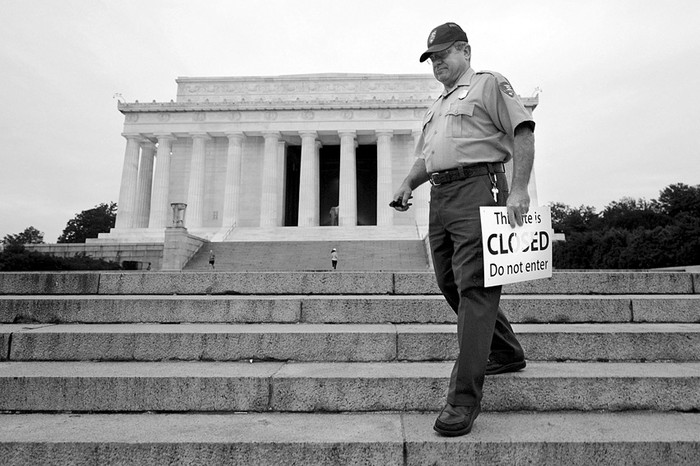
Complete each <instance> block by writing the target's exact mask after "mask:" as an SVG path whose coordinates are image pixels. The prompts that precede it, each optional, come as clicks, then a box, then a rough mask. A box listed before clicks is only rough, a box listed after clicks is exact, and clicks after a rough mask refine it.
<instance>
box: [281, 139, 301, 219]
mask: <svg viewBox="0 0 700 466" xmlns="http://www.w3.org/2000/svg"><path fill="white" fill-rule="evenodd" d="M285 165H286V170H285V172H286V175H285V180H284V181H285V183H284V186H285V193H284V226H286V227H295V226H298V225H299V176H300V174H301V146H287V160H286V161H285Z"/></svg>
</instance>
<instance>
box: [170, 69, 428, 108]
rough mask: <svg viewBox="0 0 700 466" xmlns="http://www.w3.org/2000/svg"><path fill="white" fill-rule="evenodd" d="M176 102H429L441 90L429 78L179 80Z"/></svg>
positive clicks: (328, 76) (337, 76) (342, 76)
mask: <svg viewBox="0 0 700 466" xmlns="http://www.w3.org/2000/svg"><path fill="white" fill-rule="evenodd" d="M177 83H178V93H177V94H178V96H177V97H178V98H177V100H178V102H224V101H226V102H231V103H244V102H245V103H249V102H257V101H264V102H270V103H274V102H299V103H303V102H309V103H324V102H350V103H352V102H356V103H362V102H381V101H393V102H396V103H400V102H407V101H411V102H414V101H425V100H428V101H432V100H433V99H434V97H435V96H436V95H437V93H438V92H439V90H440V86H439V83H437V82H436V81H435V78H434V77H433V76H432V75H379V74H377V75H374V74H368V75H364V74H356V75H355V74H319V75H298V76H276V77H264V76H252V77H232V78H179V79H178V80H177Z"/></svg>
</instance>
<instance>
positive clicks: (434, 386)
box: [0, 361, 700, 412]
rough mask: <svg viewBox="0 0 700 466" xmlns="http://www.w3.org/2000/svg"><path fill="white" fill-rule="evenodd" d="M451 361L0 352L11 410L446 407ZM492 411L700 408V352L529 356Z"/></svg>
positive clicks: (491, 386)
mask: <svg viewBox="0 0 700 466" xmlns="http://www.w3.org/2000/svg"><path fill="white" fill-rule="evenodd" d="M451 369H452V363H451V362H401V363H396V362H374V363H338V362H335V363H318V362H316V363H283V362H260V363H257V362H256V363H247V362H179V361H178V362H0V411H7V412H63V411H73V412H145V411H157V412H161V411H162V412H205V411H210V412H237V411H255V412H268V411H274V412H366V411H374V412H378V411H434V410H438V409H440V408H441V407H442V404H443V403H444V395H445V390H446V386H447V381H448V378H449V374H450V372H451ZM482 406H483V408H484V410H485V411H529V410H534V411H560V410H577V411H594V410H605V411H627V410H652V411H698V410H699V409H700V362H692V363H669V362H666V363H624V362H619V363H594V362H590V363H581V362H575V363H573V362H567V363H554V362H530V363H529V364H528V367H527V368H526V369H525V370H524V371H521V372H518V373H509V374H501V375H497V376H489V377H487V378H486V382H485V385H484V398H483V402H482Z"/></svg>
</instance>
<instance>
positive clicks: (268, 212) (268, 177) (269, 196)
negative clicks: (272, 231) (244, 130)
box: [260, 132, 279, 227]
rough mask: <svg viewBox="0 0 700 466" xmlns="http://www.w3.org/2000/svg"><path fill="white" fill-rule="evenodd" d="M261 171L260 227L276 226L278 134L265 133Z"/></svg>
mask: <svg viewBox="0 0 700 466" xmlns="http://www.w3.org/2000/svg"><path fill="white" fill-rule="evenodd" d="M263 137H264V138H265V153H264V156H263V169H262V193H261V199H260V226H261V227H274V226H277V188H278V184H279V179H278V178H279V174H278V171H279V170H278V169H279V164H278V163H277V162H278V161H277V153H278V152H277V151H278V150H279V149H278V147H277V145H278V142H279V133H277V132H267V133H264V134H263Z"/></svg>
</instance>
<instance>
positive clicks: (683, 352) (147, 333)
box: [0, 324, 700, 362]
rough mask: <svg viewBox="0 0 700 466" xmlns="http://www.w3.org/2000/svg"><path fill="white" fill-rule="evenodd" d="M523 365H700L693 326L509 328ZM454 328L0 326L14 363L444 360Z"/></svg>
mask: <svg viewBox="0 0 700 466" xmlns="http://www.w3.org/2000/svg"><path fill="white" fill-rule="evenodd" d="M513 328H514V330H515V332H516V333H517V334H518V338H519V340H520V342H521V343H522V345H523V348H524V349H525V354H526V355H527V357H528V359H530V360H541V361H566V360H573V361H601V360H605V361H635V360H636V361H666V360H668V361H700V324H514V325H513ZM456 334H457V328H456V325H453V324H420V325H417V324H413V325H411V324H403V325H395V324H182V325H163V324H111V325H107V324H92V325H82V324H73V325H71V324H63V325H48V326H46V325H24V324H9V325H0V335H2V336H3V337H2V339H0V342H1V343H2V346H0V360H1V359H5V355H8V356H7V359H9V360H11V361H30V360H38V361H42V360H47V361H89V360H102V361H161V360H204V361H240V360H255V361H260V360H263V361H269V360H274V361H343V362H362V361H444V360H454V359H455V358H456V356H457V353H458V348H457V337H456Z"/></svg>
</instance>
